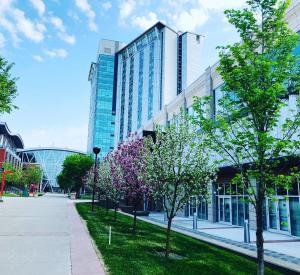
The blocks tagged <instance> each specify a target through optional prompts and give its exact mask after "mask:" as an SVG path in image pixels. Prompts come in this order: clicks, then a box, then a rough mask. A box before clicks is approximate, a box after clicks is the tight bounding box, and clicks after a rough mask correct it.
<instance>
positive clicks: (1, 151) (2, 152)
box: [0, 148, 6, 168]
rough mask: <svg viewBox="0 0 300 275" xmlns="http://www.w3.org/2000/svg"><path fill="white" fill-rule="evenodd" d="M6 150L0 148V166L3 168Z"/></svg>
mask: <svg viewBox="0 0 300 275" xmlns="http://www.w3.org/2000/svg"><path fill="white" fill-rule="evenodd" d="M5 157H6V150H5V149H4V148H0V168H2V165H3V163H4V162H5Z"/></svg>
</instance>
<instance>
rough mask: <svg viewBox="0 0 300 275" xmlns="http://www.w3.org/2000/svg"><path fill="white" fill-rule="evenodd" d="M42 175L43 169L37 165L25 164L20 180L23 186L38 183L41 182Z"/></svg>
mask: <svg viewBox="0 0 300 275" xmlns="http://www.w3.org/2000/svg"><path fill="white" fill-rule="evenodd" d="M42 175H43V171H42V169H41V168H40V166H38V165H32V164H30V165H27V166H26V167H24V169H23V173H22V182H23V184H24V186H25V187H28V186H29V185H30V184H36V185H39V184H40V182H41V178H42Z"/></svg>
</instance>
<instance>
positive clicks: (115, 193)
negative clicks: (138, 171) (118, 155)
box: [97, 154, 121, 220]
mask: <svg viewBox="0 0 300 275" xmlns="http://www.w3.org/2000/svg"><path fill="white" fill-rule="evenodd" d="M112 166H113V167H115V166H114V160H113V158H112V155H111V154H109V155H108V156H107V157H106V158H105V159H104V160H103V161H102V162H101V163H100V165H99V169H98V181H97V183H98V184H97V187H98V190H99V192H100V193H101V194H104V195H105V198H106V203H108V200H110V201H111V202H113V203H114V211H115V215H114V219H115V220H116V218H117V208H118V203H119V200H120V196H121V192H120V188H119V186H118V185H117V186H116V185H115V181H113V176H112ZM106 207H107V209H108V206H107V205H106Z"/></svg>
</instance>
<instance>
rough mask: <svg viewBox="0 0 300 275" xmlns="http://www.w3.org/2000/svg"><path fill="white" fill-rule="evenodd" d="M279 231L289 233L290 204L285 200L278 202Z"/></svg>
mask: <svg viewBox="0 0 300 275" xmlns="http://www.w3.org/2000/svg"><path fill="white" fill-rule="evenodd" d="M278 216H279V230H281V231H286V232H288V231H289V216H288V203H287V201H286V200H285V199H279V201H278Z"/></svg>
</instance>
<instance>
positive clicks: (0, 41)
mask: <svg viewBox="0 0 300 275" xmlns="http://www.w3.org/2000/svg"><path fill="white" fill-rule="evenodd" d="M5 42H6V39H5V37H4V35H3V34H2V33H0V49H3V48H4V47H5Z"/></svg>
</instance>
